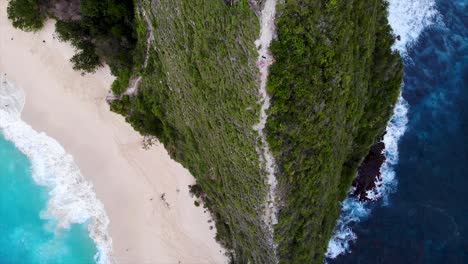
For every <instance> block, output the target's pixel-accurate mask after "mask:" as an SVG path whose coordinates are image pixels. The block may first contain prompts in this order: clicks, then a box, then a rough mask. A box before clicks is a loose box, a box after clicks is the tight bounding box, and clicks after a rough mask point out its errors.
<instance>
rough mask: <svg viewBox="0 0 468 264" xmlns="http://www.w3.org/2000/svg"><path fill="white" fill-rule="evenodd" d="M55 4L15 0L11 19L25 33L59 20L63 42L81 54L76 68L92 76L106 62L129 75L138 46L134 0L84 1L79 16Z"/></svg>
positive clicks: (117, 72)
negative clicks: (60, 8) (51, 18)
mask: <svg viewBox="0 0 468 264" xmlns="http://www.w3.org/2000/svg"><path fill="white" fill-rule="evenodd" d="M54 2H55V1H54V0H43V1H39V0H12V1H10V3H9V4H8V17H9V19H11V20H12V22H13V26H15V27H18V28H21V29H23V30H38V29H40V28H41V27H42V25H43V21H44V19H45V18H46V17H47V16H48V17H53V18H55V19H57V24H56V32H57V35H58V37H59V39H60V40H63V41H71V43H72V45H73V46H74V47H75V48H76V52H77V53H76V55H75V56H73V58H72V59H71V62H72V63H73V65H74V67H73V68H74V69H76V70H81V71H83V72H84V73H91V72H94V71H96V69H97V68H98V67H99V66H101V65H102V64H101V61H103V62H105V63H107V64H108V65H109V66H110V68H111V71H112V73H113V74H114V75H115V76H117V77H120V76H126V75H128V73H129V72H130V71H131V70H132V67H133V62H134V61H133V57H134V49H135V43H136V36H135V33H134V28H133V26H134V16H135V14H134V6H133V0H123V1H118V0H81V1H79V7H80V8H79V9H77V10H76V12H77V13H76V14H75V13H73V12H71V13H61V12H62V11H60V10H56V9H55V5H54ZM71 2H73V1H71ZM62 4H63V3H62ZM75 17H78V18H79V19H78V20H76V19H74V18H75Z"/></svg>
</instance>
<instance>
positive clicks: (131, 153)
mask: <svg viewBox="0 0 468 264" xmlns="http://www.w3.org/2000/svg"><path fill="white" fill-rule="evenodd" d="M7 4H8V2H7V1H6V0H0V73H2V74H3V73H6V75H7V78H8V80H9V81H11V82H12V83H14V84H15V85H16V86H17V87H21V88H22V89H23V90H24V91H25V93H26V104H25V107H24V111H23V113H22V118H23V120H24V121H26V122H27V123H28V124H30V125H31V126H32V127H33V128H34V129H35V130H37V131H40V132H45V133H46V134H47V135H48V136H50V137H52V138H54V139H56V140H57V141H58V142H60V143H61V144H62V146H63V147H64V148H65V150H66V151H67V152H68V153H70V154H71V155H73V157H74V159H75V162H76V163H77V164H78V166H79V168H80V170H81V173H82V174H83V176H84V177H85V178H86V179H87V180H88V181H90V182H92V184H93V186H94V189H95V191H96V194H97V198H98V199H99V200H100V201H102V203H103V204H104V207H105V210H106V212H107V215H108V216H109V218H110V226H109V232H110V235H111V237H112V240H113V251H114V256H115V259H116V260H117V262H118V263H224V262H226V257H225V256H224V255H223V252H224V251H223V250H222V249H221V247H220V245H219V244H218V243H216V241H215V239H214V236H215V229H214V228H213V229H212V230H210V226H214V223H213V222H211V223H209V222H208V221H209V220H210V215H209V213H208V212H206V213H205V212H204V209H203V208H202V207H195V206H194V203H193V202H194V199H193V198H191V197H190V195H189V192H188V185H189V184H193V183H194V182H195V180H194V178H193V176H191V175H190V173H189V172H188V171H187V170H186V169H184V168H183V167H182V166H181V165H180V164H178V163H176V162H175V161H173V160H171V159H170V157H169V155H168V154H167V151H166V150H165V149H164V147H163V146H162V145H161V144H157V145H156V146H153V147H151V149H149V150H144V149H143V148H142V144H141V143H142V137H141V136H140V135H139V134H138V133H137V132H135V131H134V130H133V129H132V128H131V126H130V125H129V124H127V123H126V122H125V120H124V118H123V117H122V116H119V115H117V114H115V113H112V112H110V110H109V106H108V104H107V103H106V101H105V97H106V95H107V91H108V89H109V88H110V85H111V83H112V80H113V77H112V76H111V74H110V71H109V69H108V68H107V67H103V68H101V69H100V70H98V71H97V72H96V73H95V74H91V75H90V74H87V75H84V76H82V75H81V74H80V72H76V71H74V70H73V69H72V65H71V63H70V62H69V59H70V58H71V56H72V55H73V53H74V50H73V48H72V47H71V46H70V45H69V44H68V43H61V42H59V41H58V39H56V38H54V37H53V35H54V22H53V21H48V22H47V23H46V25H45V27H44V29H43V30H41V31H40V32H36V33H26V32H23V31H20V30H17V29H15V28H13V27H12V25H11V23H10V21H8V19H7V15H6V7H7ZM163 194H164V198H165V201H163V199H161V195H163ZM166 202H167V204H166ZM179 261H180V262H179Z"/></svg>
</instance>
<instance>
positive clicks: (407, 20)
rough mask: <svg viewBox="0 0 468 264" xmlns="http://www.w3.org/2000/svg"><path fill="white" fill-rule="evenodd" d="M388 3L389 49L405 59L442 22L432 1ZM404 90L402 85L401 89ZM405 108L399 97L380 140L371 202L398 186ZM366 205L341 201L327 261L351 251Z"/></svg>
mask: <svg viewBox="0 0 468 264" xmlns="http://www.w3.org/2000/svg"><path fill="white" fill-rule="evenodd" d="M388 3H389V6H388V12H389V14H388V21H389V24H390V26H391V27H392V29H393V32H394V34H395V36H400V40H399V41H396V42H395V44H394V45H393V47H392V48H393V49H394V50H397V51H399V52H400V54H401V55H402V56H403V57H404V58H405V59H407V49H408V48H409V47H411V46H412V45H414V44H415V43H416V41H417V40H418V37H419V35H420V34H421V33H422V32H423V30H424V29H425V28H427V27H428V26H431V25H434V24H439V23H441V19H440V15H439V13H438V12H437V10H436V8H435V6H436V3H435V0H389V1H388ZM403 87H404V85H403V84H402V89H403ZM408 109H409V105H408V103H407V102H406V101H405V99H404V98H403V96H402V95H401V94H400V96H399V97H398V101H397V104H396V105H395V108H394V110H393V116H392V118H391V120H390V122H389V123H388V125H387V130H386V131H387V133H386V134H385V136H384V138H383V142H384V143H385V149H384V155H385V158H386V160H385V162H384V164H383V165H382V167H381V168H380V174H381V178H380V179H378V180H377V182H376V187H375V188H374V189H373V190H371V191H368V192H367V197H368V198H370V199H371V200H377V199H380V198H383V201H384V205H385V204H387V203H388V198H387V197H388V194H389V193H391V192H392V191H393V190H394V189H395V188H396V185H397V180H396V178H395V171H394V166H395V165H396V164H397V163H398V141H399V140H400V138H401V136H403V134H404V133H405V131H406V125H407V123H408V117H407V113H408ZM367 204H368V202H359V201H358V200H356V199H355V198H353V197H348V198H347V199H346V200H345V201H343V203H342V208H341V216H340V218H339V219H338V222H337V225H336V227H335V231H334V234H333V237H332V239H331V240H330V242H329V243H328V248H327V252H326V254H325V256H326V257H327V258H330V259H333V258H336V257H337V256H339V255H341V254H344V253H348V252H349V251H350V249H349V246H350V243H351V242H352V241H354V240H356V239H357V236H356V234H355V233H354V232H353V231H352V229H351V227H350V225H351V224H353V223H357V222H360V221H361V220H362V219H364V218H366V217H367V216H368V215H369V214H370V209H369V208H368V207H367Z"/></svg>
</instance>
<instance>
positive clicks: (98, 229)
mask: <svg viewBox="0 0 468 264" xmlns="http://www.w3.org/2000/svg"><path fill="white" fill-rule="evenodd" d="M24 102H25V94H24V92H23V91H22V90H21V89H19V88H16V87H14V86H13V85H12V84H11V83H9V82H8V81H7V80H6V78H5V75H3V74H2V78H1V83H0V103H1V104H0V129H1V132H2V133H3V135H4V136H5V138H6V139H7V140H9V141H11V142H13V143H14V144H15V146H16V147H17V148H18V149H19V150H20V151H21V152H23V153H24V154H25V155H26V156H27V157H28V158H29V160H30V161H31V165H32V175H33V178H34V181H35V182H36V183H37V184H39V185H42V186H45V187H47V188H48V190H49V195H50V200H49V202H48V204H47V208H46V209H45V210H44V211H43V212H41V217H42V218H44V219H51V220H54V221H56V227H55V228H56V229H62V228H69V227H70V225H71V224H73V223H77V224H84V223H87V224H88V231H89V235H90V237H91V238H92V239H93V240H94V242H95V243H96V246H97V249H98V253H97V254H96V256H95V259H96V262H97V263H99V264H104V263H112V262H113V259H112V240H111V238H110V236H109V235H108V232H107V227H108V225H109V218H108V217H107V215H106V213H105V211H104V206H103V204H102V203H101V202H100V201H99V200H98V199H97V198H96V194H95V193H94V190H93V187H92V185H91V184H90V183H89V182H87V181H86V180H85V179H84V178H83V176H82V175H81V173H80V170H79V168H78V166H77V165H76V164H75V162H74V160H73V157H72V156H71V155H70V154H68V153H66V151H65V150H64V148H63V147H62V146H61V145H60V144H59V143H58V142H57V141H56V140H54V139H53V138H51V137H48V136H47V135H46V134H45V133H38V132H37V131H35V130H34V129H32V127H31V126H29V125H28V124H26V123H25V122H23V121H22V120H21V111H22V110H23V107H24Z"/></svg>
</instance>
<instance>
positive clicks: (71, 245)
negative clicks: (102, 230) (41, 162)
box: [0, 134, 97, 264]
mask: <svg viewBox="0 0 468 264" xmlns="http://www.w3.org/2000/svg"><path fill="white" fill-rule="evenodd" d="M48 197H49V195H48V193H47V189H46V188H45V187H42V186H38V185H36V184H35V182H34V180H33V178H32V175H31V164H30V162H29V160H28V158H27V157H26V156H25V155H24V154H23V153H21V152H20V151H19V150H18V149H16V148H15V146H14V145H13V144H12V143H11V142H9V141H6V140H5V139H4V137H3V136H2V135H1V134H0V264H10V263H11V264H29V263H31V264H33V263H34V264H41V263H47V264H54V263H66V264H85V263H95V260H94V255H95V254H96V252H97V249H96V246H95V244H94V242H93V241H92V240H91V239H90V237H89V235H88V230H87V226H86V225H84V224H82V225H78V224H74V225H72V226H71V227H70V228H69V229H61V230H56V228H55V223H54V221H53V220H52V219H44V218H45V217H43V218H41V212H42V211H43V210H44V209H45V208H46V207H47V202H48Z"/></svg>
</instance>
